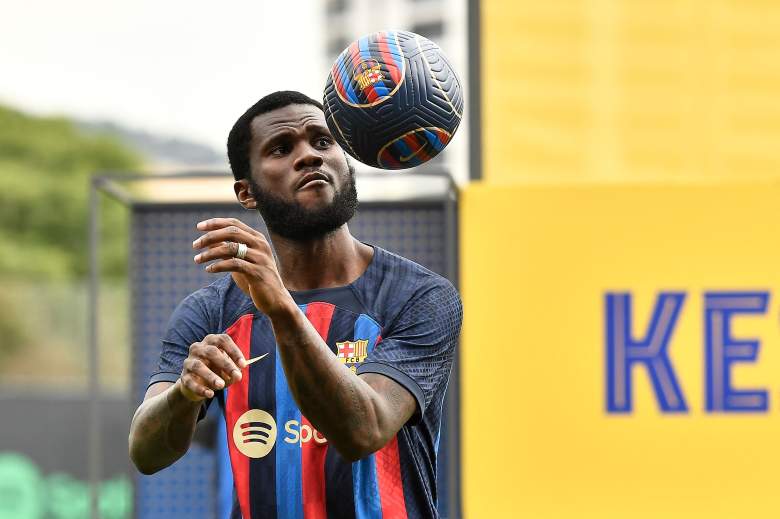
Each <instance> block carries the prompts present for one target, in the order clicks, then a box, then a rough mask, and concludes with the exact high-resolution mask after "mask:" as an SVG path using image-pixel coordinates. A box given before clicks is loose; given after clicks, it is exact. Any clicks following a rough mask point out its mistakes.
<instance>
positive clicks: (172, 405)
mask: <svg viewBox="0 0 780 519" xmlns="http://www.w3.org/2000/svg"><path fill="white" fill-rule="evenodd" d="M238 366H241V367H242V368H243V367H245V366H246V360H245V359H244V355H243V354H242V353H241V350H240V349H239V348H238V346H237V345H236V344H235V343H234V342H233V339H231V338H230V336H229V335H225V334H221V335H207V336H206V337H205V338H204V339H203V341H201V342H196V343H193V344H192V346H190V349H189V355H188V357H187V358H186V359H185V360H184V367H183V369H182V374H181V378H179V380H177V381H176V382H175V383H171V382H157V383H156V384H152V385H151V386H149V389H147V391H146V395H145V396H144V401H143V402H142V403H141V405H140V406H139V407H138V409H137V410H136V412H135V415H134V416H133V421H132V423H131V424H130V437H129V448H130V459H131V460H132V461H133V464H134V465H135V466H136V468H137V469H138V470H139V471H140V472H141V473H143V474H154V473H155V472H157V471H159V470H162V469H164V468H165V467H168V466H169V465H171V464H173V462H175V461H176V460H178V459H179V458H181V457H182V456H183V455H184V454H185V453H186V452H187V450H188V449H189V447H190V443H191V442H192V436H193V434H194V433H195V425H196V424H197V422H198V415H199V413H200V409H201V407H202V405H203V401H204V400H206V399H207V398H213V397H214V391H219V390H220V389H223V388H224V387H226V386H229V385H230V384H232V383H234V382H237V381H239V380H241V371H240V370H239V368H238Z"/></svg>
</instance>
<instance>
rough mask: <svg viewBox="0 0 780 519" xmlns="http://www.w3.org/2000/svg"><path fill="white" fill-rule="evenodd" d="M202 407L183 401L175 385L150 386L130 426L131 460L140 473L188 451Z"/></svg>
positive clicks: (164, 463) (151, 471)
mask: <svg viewBox="0 0 780 519" xmlns="http://www.w3.org/2000/svg"><path fill="white" fill-rule="evenodd" d="M201 405H202V404H201V403H199V402H192V401H191V400H188V399H187V398H185V397H184V395H183V394H182V393H181V391H180V390H179V383H178V382H176V383H175V384H173V383H171V382H158V383H156V384H153V385H151V386H149V389H147V390H146V395H145V396H144V401H143V402H142V403H141V405H140V406H138V409H137V410H136V412H135V415H134V416H133V421H132V423H131V424H130V439H129V441H130V459H131V460H132V461H133V464H134V465H135V466H136V468H137V469H138V470H139V471H140V472H141V473H143V474H154V473H155V472H157V471H158V470H161V469H164V468H165V467H167V466H169V465H171V464H173V462H174V461H176V460H178V459H179V458H181V457H182V456H183V455H184V453H185V452H187V449H189V447H190V442H191V441H192V435H193V434H194V433H195V424H196V423H197V421H198V413H199V412H200V408H201Z"/></svg>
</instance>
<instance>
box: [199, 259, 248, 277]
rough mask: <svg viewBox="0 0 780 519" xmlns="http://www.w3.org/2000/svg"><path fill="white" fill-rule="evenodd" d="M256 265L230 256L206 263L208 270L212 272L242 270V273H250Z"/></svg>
mask: <svg viewBox="0 0 780 519" xmlns="http://www.w3.org/2000/svg"><path fill="white" fill-rule="evenodd" d="M254 266H255V265H254V264H252V263H249V262H248V261H246V260H241V259H238V258H228V259H223V260H220V261H216V262H214V263H211V264H209V265H206V272H211V273H212V274H215V273H217V272H240V273H242V274H249V273H250V272H252V267H254Z"/></svg>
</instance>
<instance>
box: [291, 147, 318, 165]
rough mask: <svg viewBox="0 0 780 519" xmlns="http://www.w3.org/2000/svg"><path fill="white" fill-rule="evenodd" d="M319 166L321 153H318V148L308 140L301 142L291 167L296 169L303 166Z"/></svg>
mask: <svg viewBox="0 0 780 519" xmlns="http://www.w3.org/2000/svg"><path fill="white" fill-rule="evenodd" d="M320 166H322V155H320V152H319V150H317V149H316V148H315V147H314V146H312V145H311V144H309V143H308V142H307V143H303V144H301V146H300V152H299V153H298V156H297V157H296V158H295V162H294V163H293V167H294V168H295V169H296V170H301V169H303V168H319V167H320Z"/></svg>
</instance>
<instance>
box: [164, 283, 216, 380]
mask: <svg viewBox="0 0 780 519" xmlns="http://www.w3.org/2000/svg"><path fill="white" fill-rule="evenodd" d="M213 292H214V291H213V290H211V289H210V288H209V287H207V288H204V289H201V290H198V291H197V292H194V293H193V294H190V295H189V296H187V297H186V298H185V299H184V300H183V301H182V302H181V303H179V306H177V307H176V309H175V310H174V311H173V314H172V315H171V318H170V320H169V321H168V325H167V327H166V331H165V335H163V337H162V351H161V352H160V362H159V364H158V366H157V371H156V372H155V373H154V374H153V375H152V376H151V378H150V379H149V385H150V386H151V385H152V384H155V383H157V382H176V381H177V380H178V379H179V376H180V375H181V370H182V368H183V366H184V359H186V358H187V355H189V350H190V345H191V344H192V343H194V342H198V341H201V340H203V338H204V337H205V336H206V335H208V334H210V333H218V330H217V328H218V326H219V322H218V317H217V316H215V315H214V314H215V312H213V311H210V306H212V305H213V304H214V301H215V299H216V294H214V293H213Z"/></svg>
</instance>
